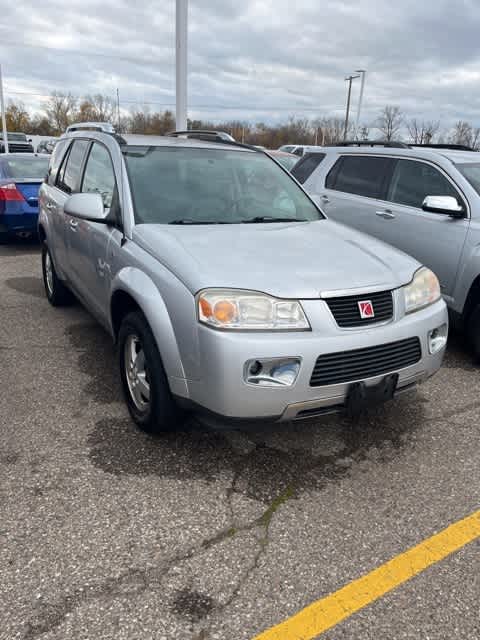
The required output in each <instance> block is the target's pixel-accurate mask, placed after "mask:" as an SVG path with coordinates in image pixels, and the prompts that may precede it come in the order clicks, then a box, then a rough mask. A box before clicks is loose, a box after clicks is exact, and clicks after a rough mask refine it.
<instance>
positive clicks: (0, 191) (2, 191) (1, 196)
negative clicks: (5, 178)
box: [0, 182, 25, 202]
mask: <svg viewBox="0 0 480 640" xmlns="http://www.w3.org/2000/svg"><path fill="white" fill-rule="evenodd" d="M6 200H9V201H11V200H15V201H17V202H18V201H23V200H25V198H24V197H23V195H22V193H21V192H20V191H19V190H18V189H17V185H16V184H15V183H14V182H10V183H8V184H3V185H0V202H2V201H6Z"/></svg>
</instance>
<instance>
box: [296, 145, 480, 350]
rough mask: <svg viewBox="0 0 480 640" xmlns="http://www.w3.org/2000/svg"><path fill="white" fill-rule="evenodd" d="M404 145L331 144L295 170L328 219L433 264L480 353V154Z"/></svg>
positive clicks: (456, 320)
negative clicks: (349, 145) (335, 146)
mask: <svg viewBox="0 0 480 640" xmlns="http://www.w3.org/2000/svg"><path fill="white" fill-rule="evenodd" d="M403 147H406V148H400V147H398V148H397V147H390V148H388V147H387V148H382V147H374V148H372V147H368V148H366V147H360V148H356V147H355V148H354V147H337V148H329V147H325V148H324V149H323V150H322V153H316V154H310V155H307V156H304V158H302V160H301V161H299V162H298V164H297V165H295V168H294V170H293V173H294V175H295V176H296V177H297V179H298V180H299V181H300V182H301V183H302V184H303V186H304V187H305V188H306V190H307V191H308V192H309V193H310V195H311V196H312V197H313V198H314V199H315V200H316V201H317V202H319V203H320V204H321V206H322V208H323V209H324V210H325V211H326V213H327V214H328V216H329V217H331V218H333V219H334V220H338V221H339V222H343V223H344V224H347V225H350V226H352V227H355V228H356V229H359V230H360V231H364V232H365V233H369V234H371V235H372V236H376V237H377V238H380V239H382V240H384V241H385V242H388V243H389V244H391V245H393V246H395V247H397V248H399V249H402V250H403V251H405V252H407V253H409V254H411V255H412V256H414V257H415V258H416V259H417V260H419V261H420V262H422V264H425V265H427V266H428V267H429V268H430V269H432V270H433V271H434V272H435V273H436V275H437V276H438V278H439V280H440V285H441V289H442V293H443V297H444V298H445V300H446V302H447V304H448V306H449V308H450V311H451V317H452V320H453V321H454V324H456V325H458V326H460V327H463V328H464V329H465V331H466V332H467V335H468V336H469V338H470V341H471V344H472V346H473V349H474V351H475V353H476V355H477V357H478V358H480V154H479V153H477V152H473V151H460V150H457V149H452V148H449V147H448V145H447V146H445V147H444V148H442V147H441V146H439V145H436V148H428V147H425V148H419V147H412V148H409V147H407V146H406V145H403Z"/></svg>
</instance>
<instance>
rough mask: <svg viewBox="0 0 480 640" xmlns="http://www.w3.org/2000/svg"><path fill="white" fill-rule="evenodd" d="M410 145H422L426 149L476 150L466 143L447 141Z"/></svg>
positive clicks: (413, 145) (412, 145)
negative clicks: (443, 142)
mask: <svg viewBox="0 0 480 640" xmlns="http://www.w3.org/2000/svg"><path fill="white" fill-rule="evenodd" d="M409 146H410V147H415V148H417V147H423V148H427V149H450V150H451V151H477V149H474V148H473V147H469V146H468V145H466V144H449V143H445V144H442V143H423V144H411V145H409Z"/></svg>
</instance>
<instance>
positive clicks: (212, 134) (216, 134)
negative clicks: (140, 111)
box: [166, 129, 264, 153]
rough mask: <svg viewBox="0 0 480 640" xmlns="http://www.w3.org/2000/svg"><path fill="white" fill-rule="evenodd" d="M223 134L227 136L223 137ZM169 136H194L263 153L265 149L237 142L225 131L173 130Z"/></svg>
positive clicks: (198, 138)
mask: <svg viewBox="0 0 480 640" xmlns="http://www.w3.org/2000/svg"><path fill="white" fill-rule="evenodd" d="M220 134H223V135H224V136H225V137H222V136H221V135H220ZM166 136H167V137H168V138H181V137H185V138H193V139H194V140H206V141H207V142H215V143H219V144H226V145H231V146H232V147H240V148H242V149H250V151H256V152H257V153H263V152H264V151H263V149H258V147H255V146H254V145H253V144H244V143H243V142H237V141H236V140H235V139H234V138H232V136H231V135H230V134H228V133H224V132H223V131H209V130H204V129H189V130H188V131H172V132H171V133H167V134H166Z"/></svg>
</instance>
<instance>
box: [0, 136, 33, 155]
mask: <svg viewBox="0 0 480 640" xmlns="http://www.w3.org/2000/svg"><path fill="white" fill-rule="evenodd" d="M7 139H8V150H9V152H10V153H33V146H32V141H31V140H29V139H28V138H27V136H26V135H25V134H24V133H10V131H9V132H8V133H7ZM0 153H5V144H4V141H3V133H1V132H0Z"/></svg>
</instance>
